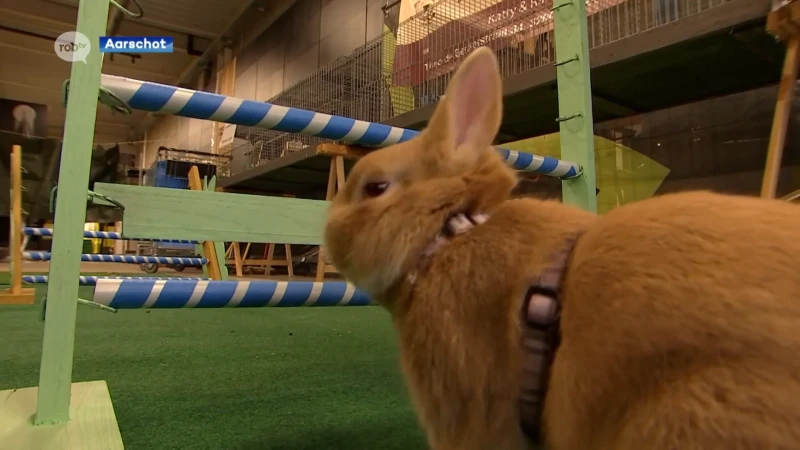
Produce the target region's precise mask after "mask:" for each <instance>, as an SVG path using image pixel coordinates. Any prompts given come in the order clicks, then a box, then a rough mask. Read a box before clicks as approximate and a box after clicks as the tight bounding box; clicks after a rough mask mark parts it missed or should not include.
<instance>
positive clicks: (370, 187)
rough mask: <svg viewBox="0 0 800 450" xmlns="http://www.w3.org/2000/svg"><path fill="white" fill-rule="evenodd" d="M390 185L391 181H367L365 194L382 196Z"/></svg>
mask: <svg viewBox="0 0 800 450" xmlns="http://www.w3.org/2000/svg"><path fill="white" fill-rule="evenodd" d="M388 187H389V183H386V182H382V183H367V184H365V185H364V195H366V196H367V197H380V196H381V195H383V193H384V192H386V189H387V188H388Z"/></svg>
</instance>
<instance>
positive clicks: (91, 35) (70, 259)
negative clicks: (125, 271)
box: [34, 0, 109, 425]
mask: <svg viewBox="0 0 800 450" xmlns="http://www.w3.org/2000/svg"><path fill="white" fill-rule="evenodd" d="M108 4H109V3H108V1H107V0H81V2H80V5H79V8H78V24H77V30H76V31H77V32H79V33H83V34H84V35H86V37H87V38H88V39H89V42H90V44H91V45H92V46H97V45H99V42H100V36H102V35H103V34H104V33H105V31H106V21H107V19H108ZM54 57H55V56H54ZM102 65H103V54H102V53H100V52H99V51H98V49H97V48H91V51H90V52H89V55H88V56H87V58H86V63H85V64H84V63H82V62H78V61H75V62H73V63H72V73H71V74H70V90H69V98H68V100H67V115H66V121H65V126H64V142H63V146H62V150H61V151H62V153H61V167H60V169H59V173H58V180H59V184H58V197H57V199H56V215H55V225H56V226H54V228H55V232H54V233H53V245H52V253H53V256H52V260H51V261H50V280H49V283H48V289H47V313H46V316H45V325H44V342H43V344H42V365H41V369H40V371H39V395H38V399H37V405H36V417H35V418H34V423H35V424H36V425H49V424H57V423H63V422H66V421H68V420H69V406H70V394H71V388H72V354H73V347H74V343H75V310H76V308H77V305H78V276H79V275H80V259H81V258H80V255H81V250H82V249H81V247H82V243H83V226H84V223H85V221H86V192H87V189H88V187H89V166H90V163H91V157H92V142H93V141H94V128H95V121H96V117H97V93H98V91H99V89H100V71H101V69H102Z"/></svg>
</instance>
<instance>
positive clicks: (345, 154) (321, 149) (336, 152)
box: [314, 142, 375, 159]
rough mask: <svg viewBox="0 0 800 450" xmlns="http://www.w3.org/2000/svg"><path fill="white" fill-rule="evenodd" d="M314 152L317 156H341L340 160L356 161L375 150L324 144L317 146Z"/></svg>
mask: <svg viewBox="0 0 800 450" xmlns="http://www.w3.org/2000/svg"><path fill="white" fill-rule="evenodd" d="M314 150H316V152H317V154H318V155H323V156H330V157H334V156H341V157H342V158H347V159H358V158H361V157H363V156H364V155H366V154H367V153H369V152H371V151H373V150H375V149H368V148H365V147H357V146H351V145H342V144H332V143H329V142H326V143H323V144H319V145H317V146H316V147H315V148H314Z"/></svg>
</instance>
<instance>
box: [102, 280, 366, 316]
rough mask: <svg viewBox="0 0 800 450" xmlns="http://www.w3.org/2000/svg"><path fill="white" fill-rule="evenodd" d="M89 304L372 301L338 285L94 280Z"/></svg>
mask: <svg viewBox="0 0 800 450" xmlns="http://www.w3.org/2000/svg"><path fill="white" fill-rule="evenodd" d="M94 302H95V303H99V304H101V305H105V306H109V307H111V308H116V309H140V308H225V307H238V308H259V307H281V306H367V305H372V304H373V302H372V300H371V299H370V298H369V297H368V296H367V295H366V294H365V293H364V292H362V291H360V290H358V289H356V288H355V287H354V286H353V285H352V284H349V283H345V282H342V281H334V282H324V283H314V282H310V281H216V280H210V281H196V280H195V281H192V280H184V279H181V278H172V279H169V280H153V279H146V280H127V279H118V280H112V279H99V280H97V285H96V286H95V289H94Z"/></svg>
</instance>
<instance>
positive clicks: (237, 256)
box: [225, 242, 242, 277]
mask: <svg viewBox="0 0 800 450" xmlns="http://www.w3.org/2000/svg"><path fill="white" fill-rule="evenodd" d="M231 246H232V247H233V264H234V267H236V276H237V277H241V276H242V255H241V253H240V252H239V243H238V242H233V243H231ZM225 264H229V263H228V261H225Z"/></svg>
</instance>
